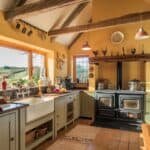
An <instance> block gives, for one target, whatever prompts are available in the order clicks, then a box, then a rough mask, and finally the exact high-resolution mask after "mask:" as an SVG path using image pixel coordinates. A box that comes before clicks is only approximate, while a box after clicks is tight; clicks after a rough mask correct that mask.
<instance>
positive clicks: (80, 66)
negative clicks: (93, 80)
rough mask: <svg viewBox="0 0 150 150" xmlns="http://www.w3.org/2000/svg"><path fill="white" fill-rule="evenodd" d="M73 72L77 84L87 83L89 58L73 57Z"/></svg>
mask: <svg viewBox="0 0 150 150" xmlns="http://www.w3.org/2000/svg"><path fill="white" fill-rule="evenodd" d="M75 70H76V71H75V79H76V80H79V83H88V72H89V58H88V57H87V56H82V57H75Z"/></svg>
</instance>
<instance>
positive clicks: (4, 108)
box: [0, 103, 28, 114]
mask: <svg viewBox="0 0 150 150" xmlns="http://www.w3.org/2000/svg"><path fill="white" fill-rule="evenodd" d="M27 106H28V104H21V103H8V104H1V105H0V114H3V113H6V112H9V111H13V110H17V109H21V108H24V107H27Z"/></svg>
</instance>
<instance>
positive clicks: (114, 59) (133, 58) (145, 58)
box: [90, 54, 150, 64]
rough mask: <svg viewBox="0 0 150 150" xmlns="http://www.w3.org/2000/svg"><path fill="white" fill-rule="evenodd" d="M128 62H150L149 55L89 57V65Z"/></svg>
mask: <svg viewBox="0 0 150 150" xmlns="http://www.w3.org/2000/svg"><path fill="white" fill-rule="evenodd" d="M128 61H150V54H135V55H131V54H130V55H121V56H103V57H102V56H101V57H91V58H90V63H91V64H98V63H99V62H128Z"/></svg>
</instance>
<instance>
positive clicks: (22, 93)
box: [16, 88, 30, 99]
mask: <svg viewBox="0 0 150 150" xmlns="http://www.w3.org/2000/svg"><path fill="white" fill-rule="evenodd" d="M16 95H17V99H19V98H20V97H21V98H24V97H25V96H30V89H27V88H24V89H21V88H20V89H18V91H17V92H16Z"/></svg>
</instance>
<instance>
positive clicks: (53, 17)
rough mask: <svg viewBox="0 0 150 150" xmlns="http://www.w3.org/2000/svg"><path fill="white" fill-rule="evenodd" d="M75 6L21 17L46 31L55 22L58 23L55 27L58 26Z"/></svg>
mask: <svg viewBox="0 0 150 150" xmlns="http://www.w3.org/2000/svg"><path fill="white" fill-rule="evenodd" d="M76 7H77V5H72V6H66V7H62V8H58V9H55V10H53V11H48V12H44V13H40V14H38V15H37V14H36V15H35V16H34V15H33V16H30V17H28V18H23V19H22V20H24V21H25V22H27V23H29V24H31V25H34V26H36V27H37V28H39V29H42V30H44V31H46V32H48V31H49V30H50V29H51V28H53V26H54V25H55V24H56V23H57V22H58V24H59V25H58V26H57V27H55V28H58V27H59V26H60V25H61V24H62V23H63V22H64V20H65V19H66V18H67V17H68V16H69V15H70V14H71V13H72V11H73V10H74V9H75V8H76ZM55 28H53V29H55Z"/></svg>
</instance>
